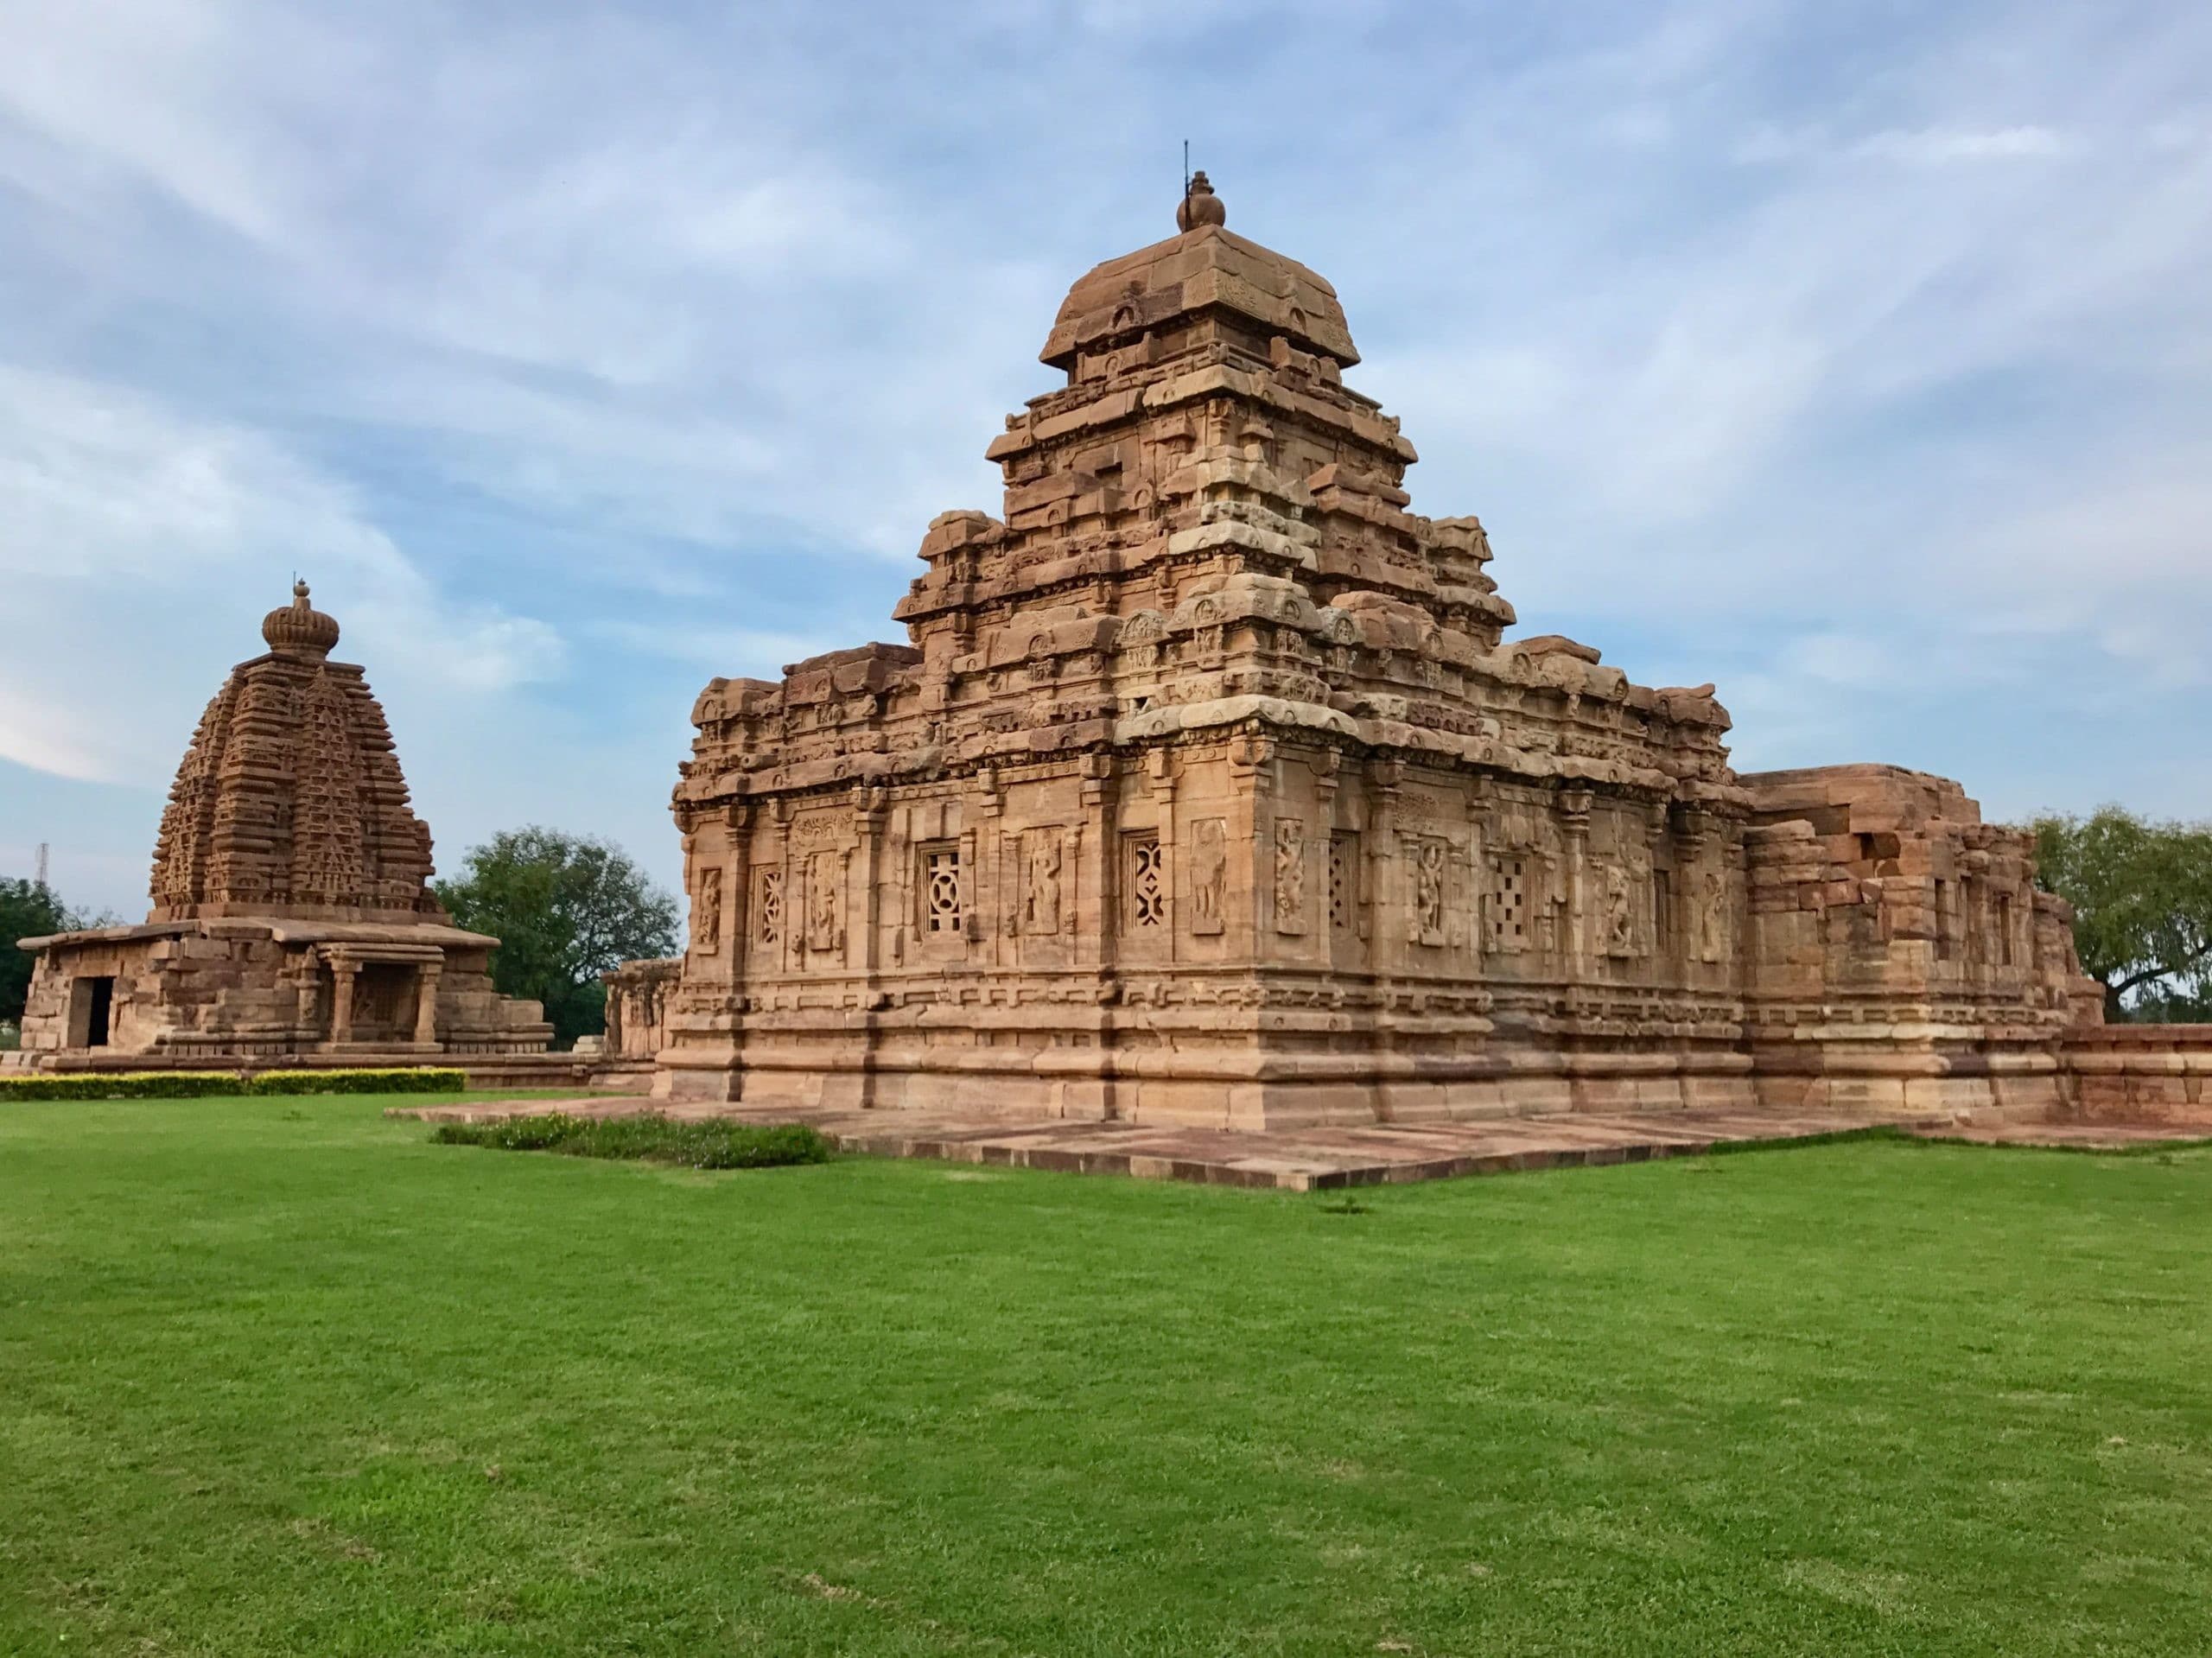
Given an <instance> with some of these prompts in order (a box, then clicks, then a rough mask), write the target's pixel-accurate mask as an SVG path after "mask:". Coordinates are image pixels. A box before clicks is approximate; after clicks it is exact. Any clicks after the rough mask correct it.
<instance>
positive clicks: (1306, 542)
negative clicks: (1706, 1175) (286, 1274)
mask: <svg viewBox="0 0 2212 1658" xmlns="http://www.w3.org/2000/svg"><path fill="white" fill-rule="evenodd" d="M1225 220H1226V215H1225V213H1224V209H1223V206H1222V202H1221V200H1220V199H1219V198H1218V197H1217V196H1216V195H1215V194H1213V192H1212V190H1211V187H1210V186H1209V185H1208V183H1207V181H1206V179H1205V175H1204V174H1200V175H1197V176H1196V177H1195V178H1194V179H1193V180H1192V186H1191V188H1190V190H1189V192H1188V194H1186V196H1185V199H1184V200H1183V202H1182V203H1181V205H1180V206H1179V210H1178V213H1177V216H1176V223H1177V234H1175V235H1174V236H1173V237H1172V238H1169V239H1167V240H1166V241H1163V242H1160V243H1157V244H1155V245H1153V246H1150V247H1147V248H1143V249H1141V250H1139V251H1136V252H1135V253H1131V254H1128V255H1127V256H1125V257H1121V258H1117V259H1113V260H1109V262H1107V263H1106V264H1102V265H1100V266H1098V267H1097V268H1096V270H1092V271H1090V273H1089V274H1088V275H1086V276H1084V277H1083V278H1082V279H1081V280H1080V281H1079V282H1077V283H1076V284H1075V286H1074V288H1073V289H1071V290H1070V292H1069V294H1068V296H1067V299H1066V301H1065V303H1064V304H1063V305H1062V306H1061V307H1060V310H1059V314H1058V317H1057V318H1055V319H1054V321H1053V323H1052V332H1051V334H1050V335H1049V336H1048V337H1047V339H1046V343H1045V348H1044V351H1043V353H1041V355H1042V360H1043V361H1044V362H1045V364H1046V365H1047V366H1049V367H1050V368H1052V369H1054V370H1057V371H1058V372H1060V373H1062V374H1063V375H1065V380H1066V384H1065V385H1064V386H1062V387H1060V388H1058V389H1057V390H1054V391H1049V392H1047V393H1046V395H1044V396H1042V397H1038V398H1036V399H1035V400H1033V402H1032V403H1030V404H1029V405H1028V407H1027V410H1024V411H1023V412H1021V413H1020V414H1018V415H1015V416H1012V417H1011V418H1009V419H1008V420H1007V424H1006V429H1005V431H1004V432H1003V433H1001V434H1000V435H998V436H997V437H996V438H995V440H994V441H992V442H991V444H990V447H989V448H988V451H987V453H988V458H989V459H990V460H992V461H995V462H997V463H998V465H999V467H1000V468H1001V472H1002V473H1003V475H1004V482H1005V494H1004V503H1003V505H1002V507H1001V510H1000V511H999V513H998V515H997V516H993V515H991V514H988V513H986V512H982V511H957V512H948V513H946V514H944V515H943V516H941V517H939V518H937V519H936V520H935V521H934V522H933V523H932V524H931V525H930V526H929V530H928V533H927V534H926V536H925V537H924V538H923V541H922V544H921V558H922V562H923V563H924V564H925V566H926V569H925V571H924V573H923V574H922V575H921V576H920V577H919V578H918V579H917V580H916V581H914V583H913V586H912V591H911V592H909V593H908V594H907V595H906V598H905V599H904V600H901V601H900V603H899V607H898V609H897V612H896V614H897V616H898V618H899V619H900V620H901V621H903V622H904V623H905V624H906V630H907V635H908V640H907V643H906V644H904V645H865V646H862V647H861V648H860V649H857V650H852V651H838V652H835V653H833V654H830V655H828V656H823V657H815V658H813V659H811V660H809V661H806V662H802V663H798V664H794V665H793V666H791V667H790V668H789V669H787V670H785V676H784V677H783V679H782V680H781V681H780V682H779V683H769V682H767V681H764V680H756V679H716V680H714V681H713V682H711V683H709V685H708V686H707V688H706V689H705V691H704V692H703V693H702V695H701V696H700V697H699V699H698V702H697V704H696V708H695V709H694V713H693V719H694V722H695V723H696V726H697V727H698V735H697V739H696V742H695V743H694V745H693V748H692V754H691V758H690V760H689V761H688V762H686V763H685V764H684V765H683V766H682V768H681V772H682V778H681V781H680V782H679V783H678V785H677V789H676V793H675V800H674V810H675V815H676V817H677V823H678V825H679V826H680V828H681V829H682V832H683V847H684V854H685V867H686V882H687V885H688V886H689V889H690V903H691V925H690V946H689V949H688V950H687V952H686V954H685V956H684V957H683V962H682V966H681V969H680V977H678V978H677V980H676V981H675V982H674V983H673V984H672V985H669V984H667V983H665V982H664V979H665V975H662V976H661V978H659V979H657V980H656V981H655V993H654V994H655V995H656V997H657V998H658V1000H657V1001H655V1003H654V1010H655V1011H654V1019H653V1023H652V1031H653V1040H654V1042H655V1044H656V1045H657V1046H658V1064H659V1070H658V1083H657V1086H658V1091H659V1092H660V1093H662V1094H663V1095H664V1096H671V1097H675V1098H690V1099H727V1100H741V1101H743V1102H747V1103H748V1104H762V1105H770V1106H774V1105H806V1106H829V1107H839V1106H853V1105H861V1106H868V1105H874V1106H884V1107H895V1106H904V1105H922V1104H935V1103H944V1102H957V1103H961V1104H965V1105H971V1106H972V1105H978V1104H982V1105H998V1106H1002V1107H1004V1108H1005V1109H1008V1110H1010V1111H1033V1112H1038V1113H1043V1114H1049V1115H1069V1116H1081V1117H1107V1116H1112V1117H1120V1118H1125V1119H1131V1120H1135V1121H1168V1122H1191V1123H1207V1124H1219V1125H1228V1126H1240V1125H1241V1126H1250V1127H1267V1126H1276V1125H1282V1124H1294V1123H1311V1122H1367V1121H1376V1120H1378V1119H1385V1120H1399V1121H1412V1120H1419V1119H1422V1118H1438V1117H1458V1116H1469V1115H1480V1114H1482V1113H1484V1112H1492V1111H1527V1110H1539V1109H1566V1108H1572V1107H1578V1106H1593V1105H1613V1106H1626V1105H1635V1106H1639V1107H1649V1106H1660V1105H1666V1104H1674V1103H1679V1104H1700V1105H1728V1106H1736V1105H1745V1104H1751V1103H1754V1102H1768V1103H1786V1104H1789V1105H1793V1106H1795V1105H1805V1104H1811V1103H1827V1104H1852V1105H1861V1106H1866V1107H1868V1108H1871V1109H1890V1108H1895V1109H1918V1108H1921V1107H1933V1106H1937V1105H1942V1106H1947V1107H1948V1106H1965V1105H1974V1104H1981V1103H1988V1102H2006V1101H2014V1100H2017V1101H2020V1102H2034V1101H2036V1100H2037V1099H2039V1098H2041V1097H2043V1096H2049V1095H2050V1093H2051V1090H2052V1089H2053V1088H2054V1087H2055V1083H2054V1076H2055V1073H2056V1070H2058V1067H2059V1061H2058V1060H2057V1058H2056V1057H2055V1056H2056V1046H2055V1045H2056V1042H2057V1040H2058V1037H2059V1033H2060V1032H2063V1031H2064V1030H2065V1029H2066V1028H2067V1027H2068V1026H2069V1024H2072V1023H2075V1022H2077V1021H2080V1020H2089V1019H2094V1018H2095V1017H2096V1016H2097V1014H2096V1009H2097V1008H2098V1007H2100V1006H2101V1003H2100V1001H2098V999H2097V997H2096V996H2095V995H2094V994H2092V993H2091V992H2090V991H2089V990H2088V988H2086V987H2085V985H2084V982H2083V981H2082V979H2081V977H2080V975H2079V971H2078V968H2077V966H2076V963H2075V958H2074V954H2073V948H2072V943H2071V938H2070V935H2069V930H2068V919H2069V918H2068V914H2067V912H2066V909H2065V906H2064V905H2063V904H2061V903H2060V902H2059V901H2058V900H2056V899H2054V898H2051V897H2050V895H2048V894H2045V893H2038V892H2037V891H2036V890H2035V888H2034V886H2033V883H2032V880H2031V875H2032V871H2031V861H2030V847H2029V844H2028V842H2027V841H2026V840H2025V838H2024V836H2022V835H2018V834H2017V833H2015V832H2013V831H2011V830H2007V829H1997V828H1993V827H1990V826H1987V825H1985V824H1983V823H1981V822H1980V816H1979V813H1978V811H1977V810H1976V809H1975V807H1974V803H1973V802H1972V801H1970V800H1968V799H1967V797H1966V796H1965V795H1964V793H1963V792H1962V791H1961V790H1960V789H1959V788H1958V787H1957V785H1954V784H1951V783H1948V782H1946V781H1944V780H1942V779H1941V778H1931V777H1928V776H1925V775H1923V774H1920V773H1916V772H1906V771H1902V770H1899V769H1897V768H1894V767H1885V766H1848V767H1840V768H1834V769H1830V770H1825V771H1808V772H1785V773H1772V774H1767V775H1764V776H1739V775H1738V774H1737V773H1736V772H1733V771H1732V769H1731V768H1730V765H1729V763H1728V750H1727V748H1726V744H1725V741H1724V739H1725V737H1726V733H1727V731H1728V728H1729V719H1728V715H1727V714H1726V711H1725V710H1724V709H1723V708H1721V706H1720V704H1719V702H1716V701H1715V700H1714V698H1713V687H1712V686H1710V685H1701V686H1697V687H1694V688H1688V689H1684V688H1675V689H1650V688H1647V687H1644V686H1640V685H1635V684H1631V683H1630V682H1629V680H1628V679H1627V677H1625V676H1624V675H1623V674H1622V673H1621V672H1620V671H1619V670H1617V669H1614V668H1611V667H1608V666H1606V665H1605V664H1604V663H1603V662H1602V660H1601V658H1600V656H1599V652H1598V651H1595V650H1593V649H1591V648H1589V647H1587V646H1585V645H1578V644H1575V643H1573V642H1572V641H1570V640H1567V639H1565V638H1557V637H1552V636H1546V637H1538V638H1518V639H1515V640H1512V641H1510V642H1509V641H1507V640H1506V639H1505V638H1504V634H1505V631H1506V629H1507V628H1508V627H1509V626H1510V625H1511V624H1512V623H1513V622H1514V619H1515V618H1514V613H1513V608H1512V607H1511V606H1510V605H1509V604H1508V603H1507V602H1506V601H1505V600H1504V599H1503V598H1502V597H1501V596H1500V595H1499V594H1498V591H1497V586H1496V584H1495V583H1494V582H1493V581H1492V580H1491V575H1490V573H1489V569H1488V566H1489V564H1490V562H1491V547H1490V543H1489V540H1488V538H1487V537H1486V536H1485V535H1484V530H1483V526H1482V525H1481V524H1480V523H1479V522H1478V521H1477V520H1476V519H1475V518H1467V517H1460V518H1423V517H1421V516H1419V515H1417V514H1415V513H1414V512H1413V511H1411V510H1410V506H1411V500H1410V497H1409V496H1408V493H1407V491H1406V487H1405V482H1406V472H1407V468H1408V467H1409V466H1410V465H1411V464H1412V463H1413V461H1414V447H1413V445H1412V444H1411V443H1410V442H1409V441H1407V439H1406V438H1405V436H1404V435H1402V433H1401V432H1400V430H1399V428H1398V422H1397V421H1396V420H1395V419H1393V418H1392V417H1391V416H1389V415H1387V414H1385V413H1384V412H1383V410H1382V409H1381V408H1380V407H1378V406H1377V405H1376V403H1375V402H1374V401H1373V400H1372V399H1370V398H1368V397H1363V396H1362V395H1361V394H1360V393H1359V392H1357V391H1355V390H1353V389H1352V388H1351V386H1349V385H1347V384H1345V378H1344V377H1345V373H1346V372H1347V371H1348V370H1351V369H1352V368H1353V367H1354V366H1355V365H1357V363H1358V361H1359V355H1358V353H1357V350H1356V349H1355V347H1354V346H1353V343H1352V336H1351V330H1350V328H1349V327H1348V325H1347V323H1346V321H1345V317H1344V310H1343V308H1342V307H1341V306H1340V305H1339V304H1338V299H1337V295H1336V292H1335V290H1334V289H1332V288H1331V286H1330V285H1329V283H1326V282H1325V281H1324V280H1323V279H1322V278H1321V277H1320V276H1317V275H1315V274H1314V273H1313V271H1311V270H1307V269H1306V267H1305V266H1304V265H1302V264H1298V263H1296V262H1295V261H1294V260H1291V259H1288V258H1286V257H1283V256H1282V255H1281V254H1279V253H1275V252H1273V251H1269V250H1268V249H1267V248H1264V247H1262V246H1260V245H1257V244H1255V243H1253V242H1251V241H1248V240H1246V239H1245V238H1243V237H1240V236H1238V235H1236V233H1235V232H1231V231H1230V230H1229V229H1228V228H1227V226H1226V222H1225Z"/></svg>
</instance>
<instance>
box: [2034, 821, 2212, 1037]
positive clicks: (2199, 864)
mask: <svg viewBox="0 0 2212 1658" xmlns="http://www.w3.org/2000/svg"><path fill="white" fill-rule="evenodd" d="M2032 827H2033V829H2034V830H2035V836H2036V879H2037V881H2038V882H2039V883H2040V884H2041V885H2042V886H2044V887H2045V888H2047V889H2048V890H2049V891H2050V892H2053V893H2057V894H2058V896H2059V897H2061V898H2063V899H2065V900H2066V901H2067V902H2068V903H2069V904H2071V905H2073V906H2074V948H2075V951H2076V953H2077V954H2079V955H2080V956H2081V958H2082V971H2083V972H2085V973H2087V974H2088V975H2089V976H2090V977H2091V978H2093V979H2095V980H2097V981H2099V982H2100V983H2101V984H2102V985H2103V986H2104V988H2105V1017H2106V1018H2107V1019H2110V1020H2129V1019H2160V1018H2164V1019H2169V1020H2171V1019H2175V1018H2184V1019H2185V1018H2190V1017H2193V1016H2195V1014H2196V1013H2197V1012H2198V1011H2201V1010H2202V1008H2203V1007H2204V1006H2205V1004H2206V1002H2207V1001H2208V1000H2212V823H2149V822H2145V820H2144V819H2142V818H2140V817H2138V816H2135V815H2134V814H2133V813H2132V812H2126V811H2122V810H2120V808H2119V807H2117V806H2104V807H2101V808H2099V809H2098V810H2097V811H2096V812H2095V814H2094V815H2093V816H2089V817H2086V818H2082V817H2059V816H2049V817H2039V818H2037V820H2036V821H2035V823H2034V824H2033V825H2032Z"/></svg>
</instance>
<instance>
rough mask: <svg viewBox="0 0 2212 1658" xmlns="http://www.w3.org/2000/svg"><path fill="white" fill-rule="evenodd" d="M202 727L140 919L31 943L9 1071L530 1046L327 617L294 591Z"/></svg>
mask: <svg viewBox="0 0 2212 1658" xmlns="http://www.w3.org/2000/svg"><path fill="white" fill-rule="evenodd" d="M292 592H293V595H294V596H293V600H292V603H291V604H290V605H289V607H286V608H284V609H282V610H275V611H271V612H270V613H269V615H268V617H267V618H266V619H264V621H263V623H262V625H261V634H262V638H264V640H265V641H266V642H267V643H268V645H269V650H268V652H267V654H265V655H263V656H258V657H254V658H253V659H252V660H251V661H250V662H242V663H240V664H238V666H237V667H236V668H234V669H232V670H231V676H230V677H229V678H228V679H227V680H226V681H225V682H224V684H223V688H222V689H221V690H219V691H218V692H217V693H216V695H215V699H214V701H213V702H210V703H209V704H208V705H207V712H206V713H205V714H203V715H201V716H200V727H199V729H198V731H197V732H195V733H194V735H193V739H192V746H191V747H190V748H188V750H187V751H186V752H185V756H184V763H183V764H182V765H180V766H179V767H178V768H177V774H176V782H175V785H174V786H173V787H172V789H171V790H170V792H169V801H168V808H167V810H164V811H163V812H162V828H161V839H160V842H159V843H158V844H157V845H156V848H155V849H154V876H153V894H152V896H153V900H154V905H153V908H152V910H151V911H150V912H149V913H148V915H147V918H146V921H145V924H144V925H143V926H136V927H102V928H98V929H95V930H92V931H85V932H68V933H60V934H56V935H54V937H47V938H27V939H24V940H22V948H23V949H25V950H32V951H35V952H36V954H37V956H38V962H37V964H36V966H35V968H34V969H33V973H32V978H31V987H30V1001H29V1008H28V1010H27V1012H26V1013H25V1016H24V1020H23V1035H22V1053H21V1054H19V1055H16V1056H14V1058H15V1059H16V1063H17V1064H29V1065H34V1066H38V1067H41V1068H47V1069H73V1068H109V1067H117V1068H133V1067H138V1066H144V1065H147V1064H157V1065H179V1066H183V1065H200V1066H214V1065H223V1066H229V1065H237V1064H255V1063H266V1062H268V1061H269V1060H270V1059H271V1058H277V1057H279V1056H298V1055H315V1056H327V1058H329V1059H330V1060H332V1061H333V1062H335V1063H344V1064H378V1063H385V1062H406V1063H421V1062H422V1061H423V1059H424V1058H429V1057H435V1056H439V1055H448V1054H519V1053H541V1052H543V1051H544V1049H545V1045H546V1044H547V1042H548V1040H549V1039H550V1038H551V1035H552V1027H551V1026H549V1025H547V1024H546V1023H545V1022H544V1020H543V1016H542V1013H541V1010H540V1009H539V1007H538V1005H537V1003H536V1002H529V1001H512V1000H511V999H509V998H507V997H505V996H502V995H500V994H499V993H498V992H497V991H495V990H493V988H492V983H491V980H490V978H489V976H488V975H487V971H486V969H487V964H488V961H489V956H490V952H491V951H492V950H493V949H494V948H496V947H497V945H498V943H499V940H498V939H496V938H489V937H485V936H484V935H483V934H481V933H473V932H466V931H462V930H461V929H460V928H458V927H455V926H454V925H453V924H451V922H450V921H449V920H448V918H447V917H446V913H445V912H444V911H443V910H442V908H441V907H440V906H439V904H438V901H437V899H436V897H435V895H434V894H433V893H431V891H430V889H429V885H428V883H429V878H430V873H431V866H430V831H429V826H428V825H426V824H425V823H423V820H422V819H421V818H419V817H417V816H415V815H414V813H413V812H412V811H411V810H409V807H408V798H407V783H406V780H405V779H404V778H403V777H401V775H400V772H399V760H398V757H397V755H396V754H395V753H393V750H392V741H391V732H390V731H389V730H388V729H387V727H385V717H384V710H383V709H382V708H379V707H378V705H377V700H376V698H375V697H374V696H372V694H371V693H370V690H369V687H368V683H367V681H366V680H365V678H364V677H362V673H361V670H359V668H357V667H353V666H352V665H350V664H345V663H339V662H333V661H331V660H329V656H330V651H331V650H332V648H333V647H334V646H335V645H337V643H338V624H337V623H336V622H335V621H334V620H332V619H330V618H329V617H328V616H326V615H324V614H323V613H321V611H318V610H315V609H314V608H312V607H310V606H309V605H308V589H307V584H306V583H304V582H301V583H299V584H297V585H296V586H295V587H294V588H293V589H292Z"/></svg>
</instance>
